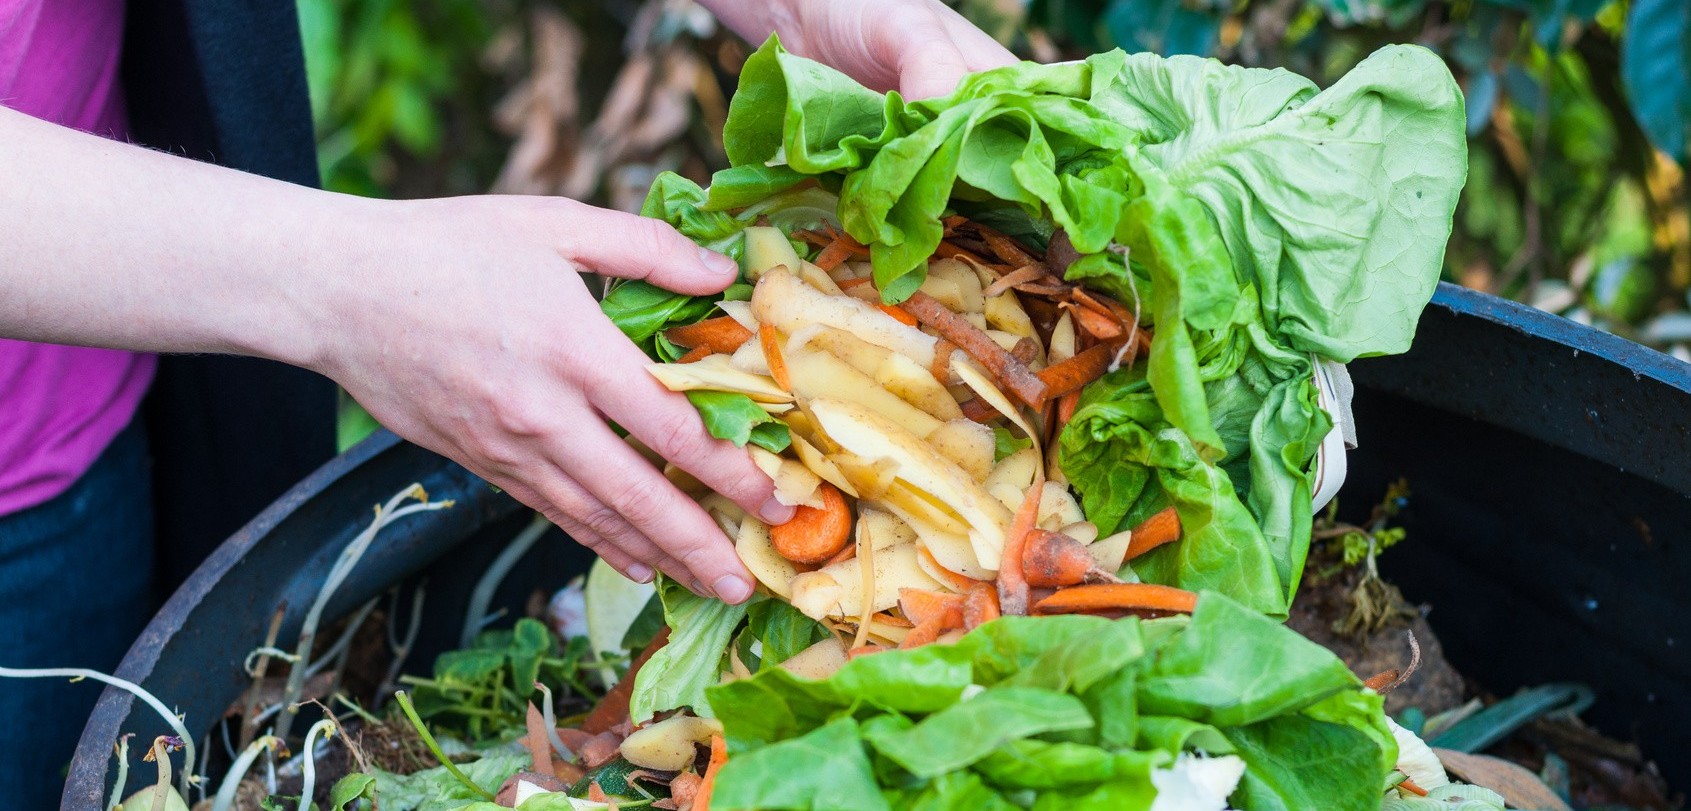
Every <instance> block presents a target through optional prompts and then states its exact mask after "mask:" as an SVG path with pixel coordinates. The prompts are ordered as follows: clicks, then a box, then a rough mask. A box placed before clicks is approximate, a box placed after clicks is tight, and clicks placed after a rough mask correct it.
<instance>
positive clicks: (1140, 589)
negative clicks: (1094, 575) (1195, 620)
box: [1034, 583, 1198, 614]
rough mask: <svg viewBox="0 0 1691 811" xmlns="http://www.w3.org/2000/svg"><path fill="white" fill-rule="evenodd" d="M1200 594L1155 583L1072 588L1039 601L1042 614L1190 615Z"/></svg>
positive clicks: (1039, 610)
mask: <svg viewBox="0 0 1691 811" xmlns="http://www.w3.org/2000/svg"><path fill="white" fill-rule="evenodd" d="M1197 605H1198V595H1196V594H1194V593H1192V592H1190V591H1186V590H1185V589H1177V588H1175V587H1173V586H1160V585H1157V584H1155V583H1102V584H1097V585H1086V586H1070V587H1068V588H1066V589H1058V590H1057V592H1056V593H1055V594H1052V595H1051V596H1050V597H1047V598H1045V599H1043V600H1040V601H1039V603H1038V604H1037V605H1035V606H1034V609H1035V610H1036V611H1038V612H1039V613H1040V614H1092V613H1106V612H1117V611H1163V612H1175V613H1181V614H1190V613H1192V609H1193V608H1196V607H1197Z"/></svg>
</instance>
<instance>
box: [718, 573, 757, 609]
mask: <svg viewBox="0 0 1691 811" xmlns="http://www.w3.org/2000/svg"><path fill="white" fill-rule="evenodd" d="M712 590H713V591H715V592H716V596H718V597H721V598H722V599H724V600H726V601H728V602H730V603H738V602H744V601H745V599H746V598H747V597H750V596H752V584H750V583H747V582H746V581H745V580H743V579H741V578H738V577H735V576H734V575H731V574H725V575H723V576H721V577H719V578H717V580H716V583H715V585H714V587H713V589H712Z"/></svg>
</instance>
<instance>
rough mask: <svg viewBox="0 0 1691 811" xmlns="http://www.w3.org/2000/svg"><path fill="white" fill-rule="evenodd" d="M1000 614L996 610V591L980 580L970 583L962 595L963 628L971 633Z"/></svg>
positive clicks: (989, 584) (990, 585)
mask: <svg viewBox="0 0 1691 811" xmlns="http://www.w3.org/2000/svg"><path fill="white" fill-rule="evenodd" d="M1000 613H1002V612H1001V611H999V608H998V589H996V588H993V586H992V584H991V583H987V582H984V581H981V580H974V581H971V582H970V584H969V589H968V591H967V592H965V593H964V595H963V628H964V630H969V631H973V630H975V629H976V628H979V627H981V626H982V625H985V624H987V623H989V622H992V621H993V620H995V619H998V615H999V614H1000Z"/></svg>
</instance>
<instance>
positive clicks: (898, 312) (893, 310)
mask: <svg viewBox="0 0 1691 811" xmlns="http://www.w3.org/2000/svg"><path fill="white" fill-rule="evenodd" d="M875 306H876V307H878V308H880V310H881V312H883V313H886V314H887V315H890V316H892V317H893V318H894V319H896V320H897V321H898V323H900V324H903V325H905V326H907V327H914V326H916V324H917V321H916V316H913V315H911V314H910V311H909V310H906V309H904V308H903V307H900V306H898V305H897V304H877V305H875Z"/></svg>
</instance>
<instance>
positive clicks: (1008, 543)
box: [998, 476, 1045, 616]
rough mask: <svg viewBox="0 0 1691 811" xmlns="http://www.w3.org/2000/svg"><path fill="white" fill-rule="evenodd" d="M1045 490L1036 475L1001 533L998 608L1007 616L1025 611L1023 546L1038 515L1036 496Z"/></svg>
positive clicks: (1042, 481) (1042, 478)
mask: <svg viewBox="0 0 1691 811" xmlns="http://www.w3.org/2000/svg"><path fill="white" fill-rule="evenodd" d="M1044 493H1045V477H1044V476H1035V477H1034V479H1033V486H1032V487H1029V488H1028V492H1027V495H1026V496H1025V497H1023V498H1022V506H1021V508H1020V509H1018V510H1016V516H1015V518H1013V519H1011V521H1010V530H1009V532H1007V533H1005V535H1004V554H1003V556H1002V559H1001V560H1000V561H999V563H998V607H999V610H1001V611H1003V612H1004V613H1005V614H1008V615H1010V616H1021V615H1024V614H1026V613H1028V581H1027V578H1026V577H1025V576H1024V575H1023V572H1022V549H1023V548H1024V547H1025V546H1026V544H1027V540H1028V533H1029V532H1030V531H1031V530H1032V529H1033V525H1034V521H1035V520H1036V519H1037V518H1038V517H1039V498H1040V496H1041V495H1043V494H1044Z"/></svg>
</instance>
